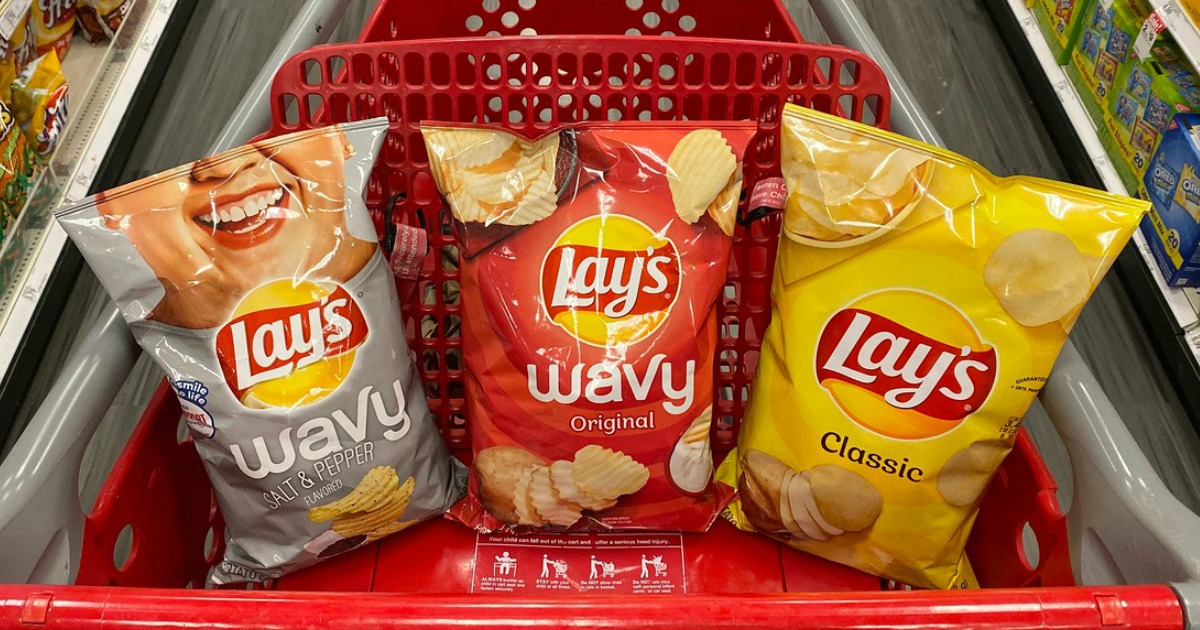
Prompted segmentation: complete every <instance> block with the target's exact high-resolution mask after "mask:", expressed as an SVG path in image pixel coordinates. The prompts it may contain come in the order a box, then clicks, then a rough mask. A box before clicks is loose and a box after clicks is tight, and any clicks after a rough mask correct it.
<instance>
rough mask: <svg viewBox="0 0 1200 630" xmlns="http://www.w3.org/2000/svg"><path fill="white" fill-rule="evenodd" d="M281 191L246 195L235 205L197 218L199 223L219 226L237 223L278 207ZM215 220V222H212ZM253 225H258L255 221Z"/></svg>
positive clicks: (229, 205) (275, 189)
mask: <svg viewBox="0 0 1200 630" xmlns="http://www.w3.org/2000/svg"><path fill="white" fill-rule="evenodd" d="M283 195H284V192H283V189H282V188H273V189H271V190H264V191H262V192H257V193H254V194H253V195H247V196H246V197H245V198H243V199H241V200H240V201H238V202H237V203H232V204H228V205H225V206H222V207H221V208H219V209H217V211H216V212H214V213H210V214H204V215H201V216H199V217H198V218H199V219H200V221H201V222H203V223H205V224H207V225H212V226H219V225H220V224H222V223H237V222H239V221H245V220H246V219H249V218H252V217H256V216H258V215H259V213H261V212H263V211H264V210H266V209H267V208H271V207H274V206H276V205H278V203H279V201H280V200H281V199H283ZM214 219H215V221H214ZM255 223H258V222H257V221H256V222H255Z"/></svg>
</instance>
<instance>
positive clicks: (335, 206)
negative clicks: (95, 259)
mask: <svg viewBox="0 0 1200 630" xmlns="http://www.w3.org/2000/svg"><path fill="white" fill-rule="evenodd" d="M256 148H258V151H257V152H255V153H249V154H246V155H240V156H234V157H231V158H227V159H223V160H209V159H204V160H197V161H196V162H194V163H193V164H192V168H191V171H190V175H189V177H188V180H187V181H186V182H184V181H180V180H168V181H161V182H158V183H156V184H153V185H151V186H147V187H145V188H143V189H140V190H137V191H134V192H132V193H130V194H128V195H126V196H124V197H123V198H122V199H121V202H120V203H110V202H108V200H107V199H104V200H102V201H101V203H100V204H99V207H98V208H99V212H100V215H101V216H102V217H104V219H105V224H106V226H107V227H109V228H110V229H115V230H120V231H122V232H123V233H124V234H125V235H126V236H127V237H128V238H129V240H130V241H131V242H132V243H133V245H134V247H136V248H137V251H138V253H139V254H140V255H141V257H142V258H143V259H144V260H145V261H146V264H147V265H149V266H150V268H151V269H152V270H154V273H155V275H156V276H157V277H158V278H159V281H160V282H161V283H162V286H163V290H164V292H165V295H164V297H163V299H162V301H161V302H159V304H158V306H157V307H156V308H155V309H154V313H153V315H152V318H153V319H155V320H157V321H161V322H163V323H168V324H172V325H175V326H181V327H184V328H210V327H213V326H216V325H218V324H220V323H221V322H223V321H224V320H225V319H226V317H227V316H228V314H229V313H230V312H231V311H232V310H233V308H234V307H235V306H236V304H237V302H238V300H239V299H240V298H241V296H242V295H244V294H245V293H246V292H248V291H249V290H250V289H253V288H254V287H256V286H258V285H259V284H262V283H263V282H264V281H266V280H269V279H274V278H279V277H284V276H292V277H296V278H306V279H310V280H321V279H332V280H338V281H345V280H348V279H349V278H351V277H353V276H354V274H356V273H358V271H359V270H361V269H362V268H363V266H364V265H365V264H366V262H367V260H369V258H370V256H371V254H372V252H373V251H374V250H373V247H374V246H373V244H371V243H368V242H366V241H362V240H359V239H356V238H353V237H351V236H350V235H349V234H348V233H346V225H345V216H344V209H345V204H346V199H345V189H344V185H343V168H344V159H345V158H346V157H349V153H350V147H349V146H348V145H347V144H346V142H345V137H344V136H343V135H342V133H341V132H338V131H336V130H334V131H332V132H330V133H327V134H322V135H318V136H314V137H312V138H307V139H304V140H303V141H300V142H296V143H293V144H290V145H285V146H283V147H275V148H268V147H267V146H265V145H262V144H260V145H256ZM313 155H327V156H335V159H323V160H313V159H311V156H313Z"/></svg>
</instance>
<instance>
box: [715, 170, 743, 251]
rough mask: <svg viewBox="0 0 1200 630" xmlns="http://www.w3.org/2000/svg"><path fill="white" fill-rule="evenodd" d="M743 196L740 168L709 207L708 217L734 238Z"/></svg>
mask: <svg viewBox="0 0 1200 630" xmlns="http://www.w3.org/2000/svg"><path fill="white" fill-rule="evenodd" d="M741 195H742V169H740V168H739V169H737V170H736V171H734V173H733V177H731V178H729V183H728V184H725V188H723V189H721V192H720V193H718V194H717V198H716V199H713V202H712V203H711V204H709V206H708V216H710V217H712V220H713V221H716V222H717V225H719V226H721V231H722V232H724V233H725V234H726V235H728V236H733V229H734V227H735V226H736V225H737V212H738V201H739V200H740V199H741Z"/></svg>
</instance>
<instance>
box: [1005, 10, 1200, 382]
mask: <svg viewBox="0 0 1200 630" xmlns="http://www.w3.org/2000/svg"><path fill="white" fill-rule="evenodd" d="M1155 1H1156V2H1171V3H1174V0H1155ZM1008 6H1009V8H1010V9H1012V12H1013V14H1014V15H1015V16H1016V17H1017V21H1018V22H1020V24H1021V31H1022V32H1023V33H1024V34H1025V38H1026V39H1028V40H1029V45H1030V48H1032V49H1033V52H1034V54H1036V55H1037V58H1038V62H1039V63H1040V64H1041V66H1042V71H1043V72H1044V73H1045V74H1046V76H1047V77H1048V78H1049V79H1050V83H1051V85H1053V86H1054V93H1055V94H1056V95H1058V99H1059V100H1060V101H1061V102H1062V104H1063V109H1064V110H1065V111H1066V112H1067V118H1069V119H1070V121H1071V126H1072V127H1074V128H1075V133H1076V134H1078V136H1079V140H1080V142H1082V143H1083V147H1084V150H1085V151H1087V154H1088V157H1089V158H1091V160H1092V162H1093V163H1094V164H1095V165H1096V171H1097V172H1099V173H1100V179H1101V180H1102V181H1103V182H1104V187H1105V188H1107V189H1108V191H1109V192H1113V193H1117V194H1121V195H1129V191H1128V190H1127V189H1126V188H1125V185H1124V184H1123V183H1121V178H1120V176H1118V175H1117V170H1116V169H1115V168H1113V165H1112V162H1111V161H1110V160H1109V159H1108V154H1107V153H1106V152H1105V150H1104V145H1102V144H1101V143H1100V136H1099V135H1098V134H1097V133H1096V127H1095V125H1094V124H1093V123H1092V118H1091V116H1089V115H1088V113H1087V110H1086V109H1084V107H1083V101H1081V100H1080V98H1079V94H1078V93H1076V92H1075V86H1074V85H1073V84H1072V83H1071V81H1070V80H1068V79H1067V73H1066V71H1064V70H1063V67H1062V66H1060V65H1058V62H1057V61H1055V59H1054V54H1053V53H1052V52H1051V51H1050V45H1049V44H1047V43H1046V40H1045V39H1043V36H1042V32H1041V31H1040V30H1039V29H1038V25H1037V23H1036V22H1035V18H1034V16H1033V12H1032V11H1030V10H1029V8H1028V7H1026V6H1025V2H1024V0H1008ZM1183 19H1185V20H1186V19H1187V18H1186V17H1184V18H1183ZM1198 43H1200V38H1198ZM1197 50H1200V48H1197ZM1133 240H1134V243H1135V244H1136V246H1137V250H1138V253H1139V254H1141V257H1142V262H1143V263H1145V264H1146V266H1148V267H1149V268H1150V276H1151V277H1153V278H1154V283H1155V285H1156V286H1157V288H1158V292H1159V293H1161V294H1162V295H1163V298H1164V299H1165V300H1166V303H1167V306H1168V307H1169V308H1170V309H1171V314H1172V315H1173V316H1174V317H1175V321H1176V322H1177V323H1178V324H1179V327H1180V328H1181V329H1184V330H1189V329H1191V328H1193V327H1197V326H1200V317H1198V316H1197V314H1196V309H1195V308H1194V307H1193V306H1192V302H1191V301H1189V299H1188V295H1187V294H1186V292H1187V291H1191V292H1193V293H1196V292H1197V290H1196V289H1173V288H1171V287H1168V286H1167V284H1166V282H1164V281H1163V279H1162V276H1161V274H1160V273H1159V270H1158V263H1156V262H1155V261H1154V255H1153V254H1151V253H1150V246H1149V245H1148V244H1147V243H1146V239H1145V238H1144V237H1143V236H1142V231H1141V230H1140V229H1139V230H1136V231H1134V233H1133ZM1193 299H1195V300H1196V301H1197V302H1198V303H1200V295H1197V296H1193ZM1196 357H1197V360H1200V353H1197V355H1196Z"/></svg>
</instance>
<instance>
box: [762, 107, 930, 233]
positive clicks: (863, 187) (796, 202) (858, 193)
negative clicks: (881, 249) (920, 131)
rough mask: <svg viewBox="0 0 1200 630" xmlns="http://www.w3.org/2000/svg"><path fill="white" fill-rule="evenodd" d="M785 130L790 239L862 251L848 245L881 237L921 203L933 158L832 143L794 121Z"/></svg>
mask: <svg viewBox="0 0 1200 630" xmlns="http://www.w3.org/2000/svg"><path fill="white" fill-rule="evenodd" d="M788 127H797V128H788ZM785 128H788V129H785V133H784V134H783V164H782V168H783V172H784V177H785V180H786V181H787V186H788V208H789V211H788V216H787V217H785V224H790V225H791V227H790V228H789V229H788V232H789V233H790V235H792V236H800V237H803V238H812V239H815V240H818V241H827V242H832V241H839V240H847V241H848V242H847V245H858V244H861V243H862V242H864V241H862V240H852V241H851V240H849V239H851V238H852V237H863V236H878V235H881V234H882V233H884V231H885V228H886V227H887V226H889V225H891V224H893V223H897V222H899V221H900V220H902V219H903V217H904V215H905V214H906V209H909V208H911V207H912V206H913V205H914V203H915V202H916V201H917V200H918V199H919V198H920V196H921V194H922V188H923V182H922V180H923V178H924V177H925V176H926V175H927V174H928V172H929V168H928V167H927V166H926V163H927V162H928V161H929V156H927V155H924V154H921V153H919V152H916V151H910V150H907V149H903V148H900V147H897V146H893V145H890V144H887V143H883V142H876V141H871V140H866V139H859V140H856V141H850V140H848V139H842V138H840V137H832V136H829V135H828V134H825V133H822V132H821V131H817V130H814V129H811V128H806V127H802V126H798V125H797V124H796V123H794V122H793V121H790V120H789V121H785ZM798 211H800V212H803V213H804V214H806V215H807V216H800V215H798V214H795V212H798Z"/></svg>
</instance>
